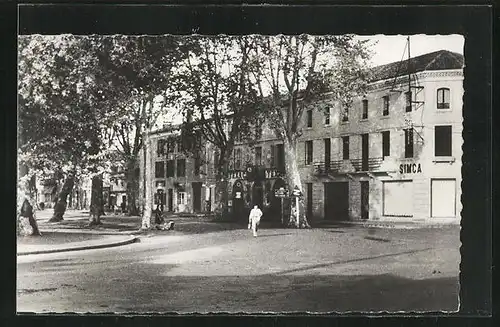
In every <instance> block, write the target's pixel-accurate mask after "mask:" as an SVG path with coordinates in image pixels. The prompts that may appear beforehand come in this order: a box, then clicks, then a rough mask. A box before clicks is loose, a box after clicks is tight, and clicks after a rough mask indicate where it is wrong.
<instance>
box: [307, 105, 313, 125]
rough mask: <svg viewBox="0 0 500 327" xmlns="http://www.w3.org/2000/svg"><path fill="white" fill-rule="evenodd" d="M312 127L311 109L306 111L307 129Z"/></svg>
mask: <svg viewBox="0 0 500 327" xmlns="http://www.w3.org/2000/svg"><path fill="white" fill-rule="evenodd" d="M312 126H313V111H312V109H309V110H307V127H312Z"/></svg>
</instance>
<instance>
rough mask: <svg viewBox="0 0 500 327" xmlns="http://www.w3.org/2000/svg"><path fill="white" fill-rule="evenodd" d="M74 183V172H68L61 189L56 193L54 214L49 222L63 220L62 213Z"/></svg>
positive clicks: (64, 210)
mask: <svg viewBox="0 0 500 327" xmlns="http://www.w3.org/2000/svg"><path fill="white" fill-rule="evenodd" d="M74 184H75V172H70V173H68V176H67V177H66V179H65V180H64V184H63V186H62V188H61V191H60V192H59V194H58V195H57V199H56V203H55V206H54V214H53V215H52V218H50V219H49V222H57V221H61V220H63V216H64V213H65V212H66V207H67V205H68V202H67V200H68V195H69V194H70V193H71V191H72V190H73V186H74Z"/></svg>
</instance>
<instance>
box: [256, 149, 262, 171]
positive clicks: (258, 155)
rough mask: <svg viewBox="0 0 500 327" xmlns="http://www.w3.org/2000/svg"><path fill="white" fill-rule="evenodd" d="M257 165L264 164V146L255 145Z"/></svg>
mask: <svg viewBox="0 0 500 327" xmlns="http://www.w3.org/2000/svg"><path fill="white" fill-rule="evenodd" d="M255 165H256V166H260V165H262V147H261V146H257V147H255Z"/></svg>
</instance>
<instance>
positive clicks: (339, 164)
mask: <svg viewBox="0 0 500 327" xmlns="http://www.w3.org/2000/svg"><path fill="white" fill-rule="evenodd" d="M383 160H384V159H383V158H382V157H378V158H368V160H365V161H363V159H349V160H332V161H330V162H318V163H316V164H315V165H314V166H315V172H316V174H317V175H320V176H321V175H331V174H342V173H348V172H349V171H342V170H344V169H346V168H345V167H346V164H348V165H349V163H350V166H352V168H353V169H354V172H372V171H377V170H378V169H379V168H380V166H381V164H382V162H383ZM343 167H344V168H343ZM352 168H351V169H352ZM351 172H352V171H351Z"/></svg>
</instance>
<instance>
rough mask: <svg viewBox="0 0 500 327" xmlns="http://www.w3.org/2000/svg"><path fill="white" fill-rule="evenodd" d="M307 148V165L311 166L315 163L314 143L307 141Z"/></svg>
mask: <svg viewBox="0 0 500 327" xmlns="http://www.w3.org/2000/svg"><path fill="white" fill-rule="evenodd" d="M305 147H306V148H305V155H306V157H305V163H306V165H310V164H311V163H312V161H313V141H306V142H305Z"/></svg>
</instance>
